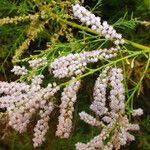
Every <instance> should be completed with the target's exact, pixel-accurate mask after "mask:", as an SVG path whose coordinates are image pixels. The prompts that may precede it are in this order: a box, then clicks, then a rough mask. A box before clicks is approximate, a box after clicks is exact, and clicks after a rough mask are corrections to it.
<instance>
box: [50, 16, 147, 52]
mask: <svg viewBox="0 0 150 150" xmlns="http://www.w3.org/2000/svg"><path fill="white" fill-rule="evenodd" d="M53 15H54V16H55V17H56V18H57V19H58V20H59V21H60V22H62V23H65V24H67V25H69V26H72V27H74V28H78V29H81V30H84V31H87V32H90V33H92V34H99V33H97V32H96V31H94V30H92V29H90V28H88V27H85V26H82V25H79V24H76V23H74V22H71V21H68V20H65V19H61V18H60V17H59V16H57V15H56V14H53ZM124 40H125V43H126V44H128V45H132V46H133V47H136V48H138V49H142V50H150V47H149V46H144V45H141V44H138V43H135V42H132V41H129V40H126V39H124Z"/></svg>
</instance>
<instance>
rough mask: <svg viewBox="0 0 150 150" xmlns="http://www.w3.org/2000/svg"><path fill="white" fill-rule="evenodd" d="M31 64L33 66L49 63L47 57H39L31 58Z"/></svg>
mask: <svg viewBox="0 0 150 150" xmlns="http://www.w3.org/2000/svg"><path fill="white" fill-rule="evenodd" d="M29 65H30V67H32V68H35V67H40V66H43V65H47V58H46V57H41V58H38V59H33V60H30V61H29Z"/></svg>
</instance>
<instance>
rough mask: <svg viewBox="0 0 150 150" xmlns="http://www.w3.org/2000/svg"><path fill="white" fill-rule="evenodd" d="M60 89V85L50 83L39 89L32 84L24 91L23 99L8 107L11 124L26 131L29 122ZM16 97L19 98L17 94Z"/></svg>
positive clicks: (19, 129) (16, 128)
mask: <svg viewBox="0 0 150 150" xmlns="http://www.w3.org/2000/svg"><path fill="white" fill-rule="evenodd" d="M58 90H59V87H58V86H52V84H48V86H47V87H46V88H40V89H39V90H38V91H37V90H35V89H34V88H33V87H32V86H30V89H29V91H28V92H27V93H22V94H21V95H22V97H21V99H19V101H18V102H17V103H16V104H15V105H12V106H10V107H8V108H7V110H8V111H7V113H8V115H9V125H10V126H11V127H13V128H14V129H15V130H17V131H19V132H20V133H22V132H24V131H26V128H27V124H28V123H29V122H30V119H31V117H32V115H33V113H35V112H36V111H37V110H38V109H39V108H40V107H42V106H44V105H45V104H46V102H47V100H53V96H54V94H55V93H56V92H57V91H58ZM16 98H18V97H17V96H16Z"/></svg>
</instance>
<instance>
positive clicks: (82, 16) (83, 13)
mask: <svg viewBox="0 0 150 150" xmlns="http://www.w3.org/2000/svg"><path fill="white" fill-rule="evenodd" d="M72 9H73V15H74V17H75V18H78V19H79V20H80V21H81V22H82V23H85V24H86V25H87V26H90V27H91V29H92V30H94V31H96V32H98V33H100V34H101V35H103V36H104V37H105V38H106V39H109V40H114V44H115V45H119V44H124V40H123V38H122V35H121V34H118V33H117V32H116V30H115V29H114V28H113V26H111V25H109V24H108V23H107V21H103V22H102V21H101V18H100V17H96V16H95V15H94V14H93V13H91V12H90V11H88V10H87V9H86V8H85V7H83V6H81V5H79V4H76V5H73V8H72Z"/></svg>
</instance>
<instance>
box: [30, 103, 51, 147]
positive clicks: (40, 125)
mask: <svg viewBox="0 0 150 150" xmlns="http://www.w3.org/2000/svg"><path fill="white" fill-rule="evenodd" d="M42 108H43V109H41V110H40V113H39V114H40V117H41V119H40V120H38V122H37V124H36V126H35V128H34V138H33V146H34V147H37V146H39V145H41V144H42V142H43V141H44V140H45V138H44V136H45V134H46V133H47V131H48V129H49V126H48V121H49V119H50V117H49V115H50V113H51V112H52V111H53V109H54V104H53V103H52V102H49V103H48V104H47V105H45V106H44V107H43V106H42Z"/></svg>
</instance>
